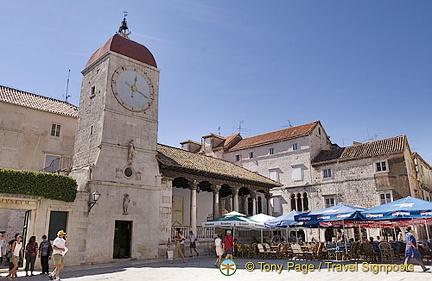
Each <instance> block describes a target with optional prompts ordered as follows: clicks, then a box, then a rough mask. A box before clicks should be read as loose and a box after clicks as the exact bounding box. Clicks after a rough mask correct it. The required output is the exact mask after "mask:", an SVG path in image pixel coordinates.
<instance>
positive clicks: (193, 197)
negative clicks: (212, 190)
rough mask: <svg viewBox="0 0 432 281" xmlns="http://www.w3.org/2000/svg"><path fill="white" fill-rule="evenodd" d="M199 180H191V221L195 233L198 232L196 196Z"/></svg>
mask: <svg viewBox="0 0 432 281" xmlns="http://www.w3.org/2000/svg"><path fill="white" fill-rule="evenodd" d="M197 187H198V182H197V181H196V180H194V181H192V182H191V186H190V223H191V228H192V231H193V233H194V234H195V235H196V233H197V218H196V214H197V206H196V199H197V198H196V196H197Z"/></svg>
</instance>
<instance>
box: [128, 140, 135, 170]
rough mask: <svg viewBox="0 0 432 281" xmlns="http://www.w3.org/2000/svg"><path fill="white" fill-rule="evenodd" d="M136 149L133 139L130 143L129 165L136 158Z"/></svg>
mask: <svg viewBox="0 0 432 281" xmlns="http://www.w3.org/2000/svg"><path fill="white" fill-rule="evenodd" d="M134 151H135V146H134V142H133V140H131V141H130V142H129V144H128V158H127V164H128V165H132V162H133V159H134Z"/></svg>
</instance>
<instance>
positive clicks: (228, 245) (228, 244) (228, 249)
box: [222, 230, 234, 259]
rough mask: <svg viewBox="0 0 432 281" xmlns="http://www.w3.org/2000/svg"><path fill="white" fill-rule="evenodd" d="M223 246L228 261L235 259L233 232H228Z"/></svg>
mask: <svg viewBox="0 0 432 281" xmlns="http://www.w3.org/2000/svg"><path fill="white" fill-rule="evenodd" d="M222 245H223V248H224V250H225V253H226V257H225V258H227V259H233V245H234V237H232V235H231V230H227V232H226V235H225V237H224V238H223V239H222Z"/></svg>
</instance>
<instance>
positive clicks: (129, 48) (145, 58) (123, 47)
mask: <svg viewBox="0 0 432 281" xmlns="http://www.w3.org/2000/svg"><path fill="white" fill-rule="evenodd" d="M109 51H111V52H114V53H118V54H121V55H124V56H127V57H129V58H132V59H135V60H137V61H140V62H142V63H145V64H148V65H151V66H154V67H157V65H156V60H155V58H154V57H153V55H152V53H151V52H150V51H149V50H148V49H147V48H146V47H145V46H143V45H141V44H139V43H137V42H135V41H132V40H130V39H127V38H124V37H122V36H120V35H118V34H115V35H114V36H113V37H111V38H110V39H108V41H106V42H105V44H103V45H102V47H100V48H99V49H97V50H96V52H94V53H93V55H92V56H91V57H90V59H89V60H88V62H87V64H86V66H85V68H87V67H89V66H90V65H92V64H93V63H94V62H96V61H97V60H98V59H99V58H101V57H103V56H104V55H105V54H106V53H107V52H109Z"/></svg>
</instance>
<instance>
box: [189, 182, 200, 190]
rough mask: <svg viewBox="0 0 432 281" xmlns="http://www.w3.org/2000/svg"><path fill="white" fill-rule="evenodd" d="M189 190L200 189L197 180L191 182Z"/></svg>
mask: <svg viewBox="0 0 432 281" xmlns="http://www.w3.org/2000/svg"><path fill="white" fill-rule="evenodd" d="M189 183H190V184H189V188H190V189H191V190H196V189H197V188H198V181H197V180H191V181H189Z"/></svg>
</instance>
